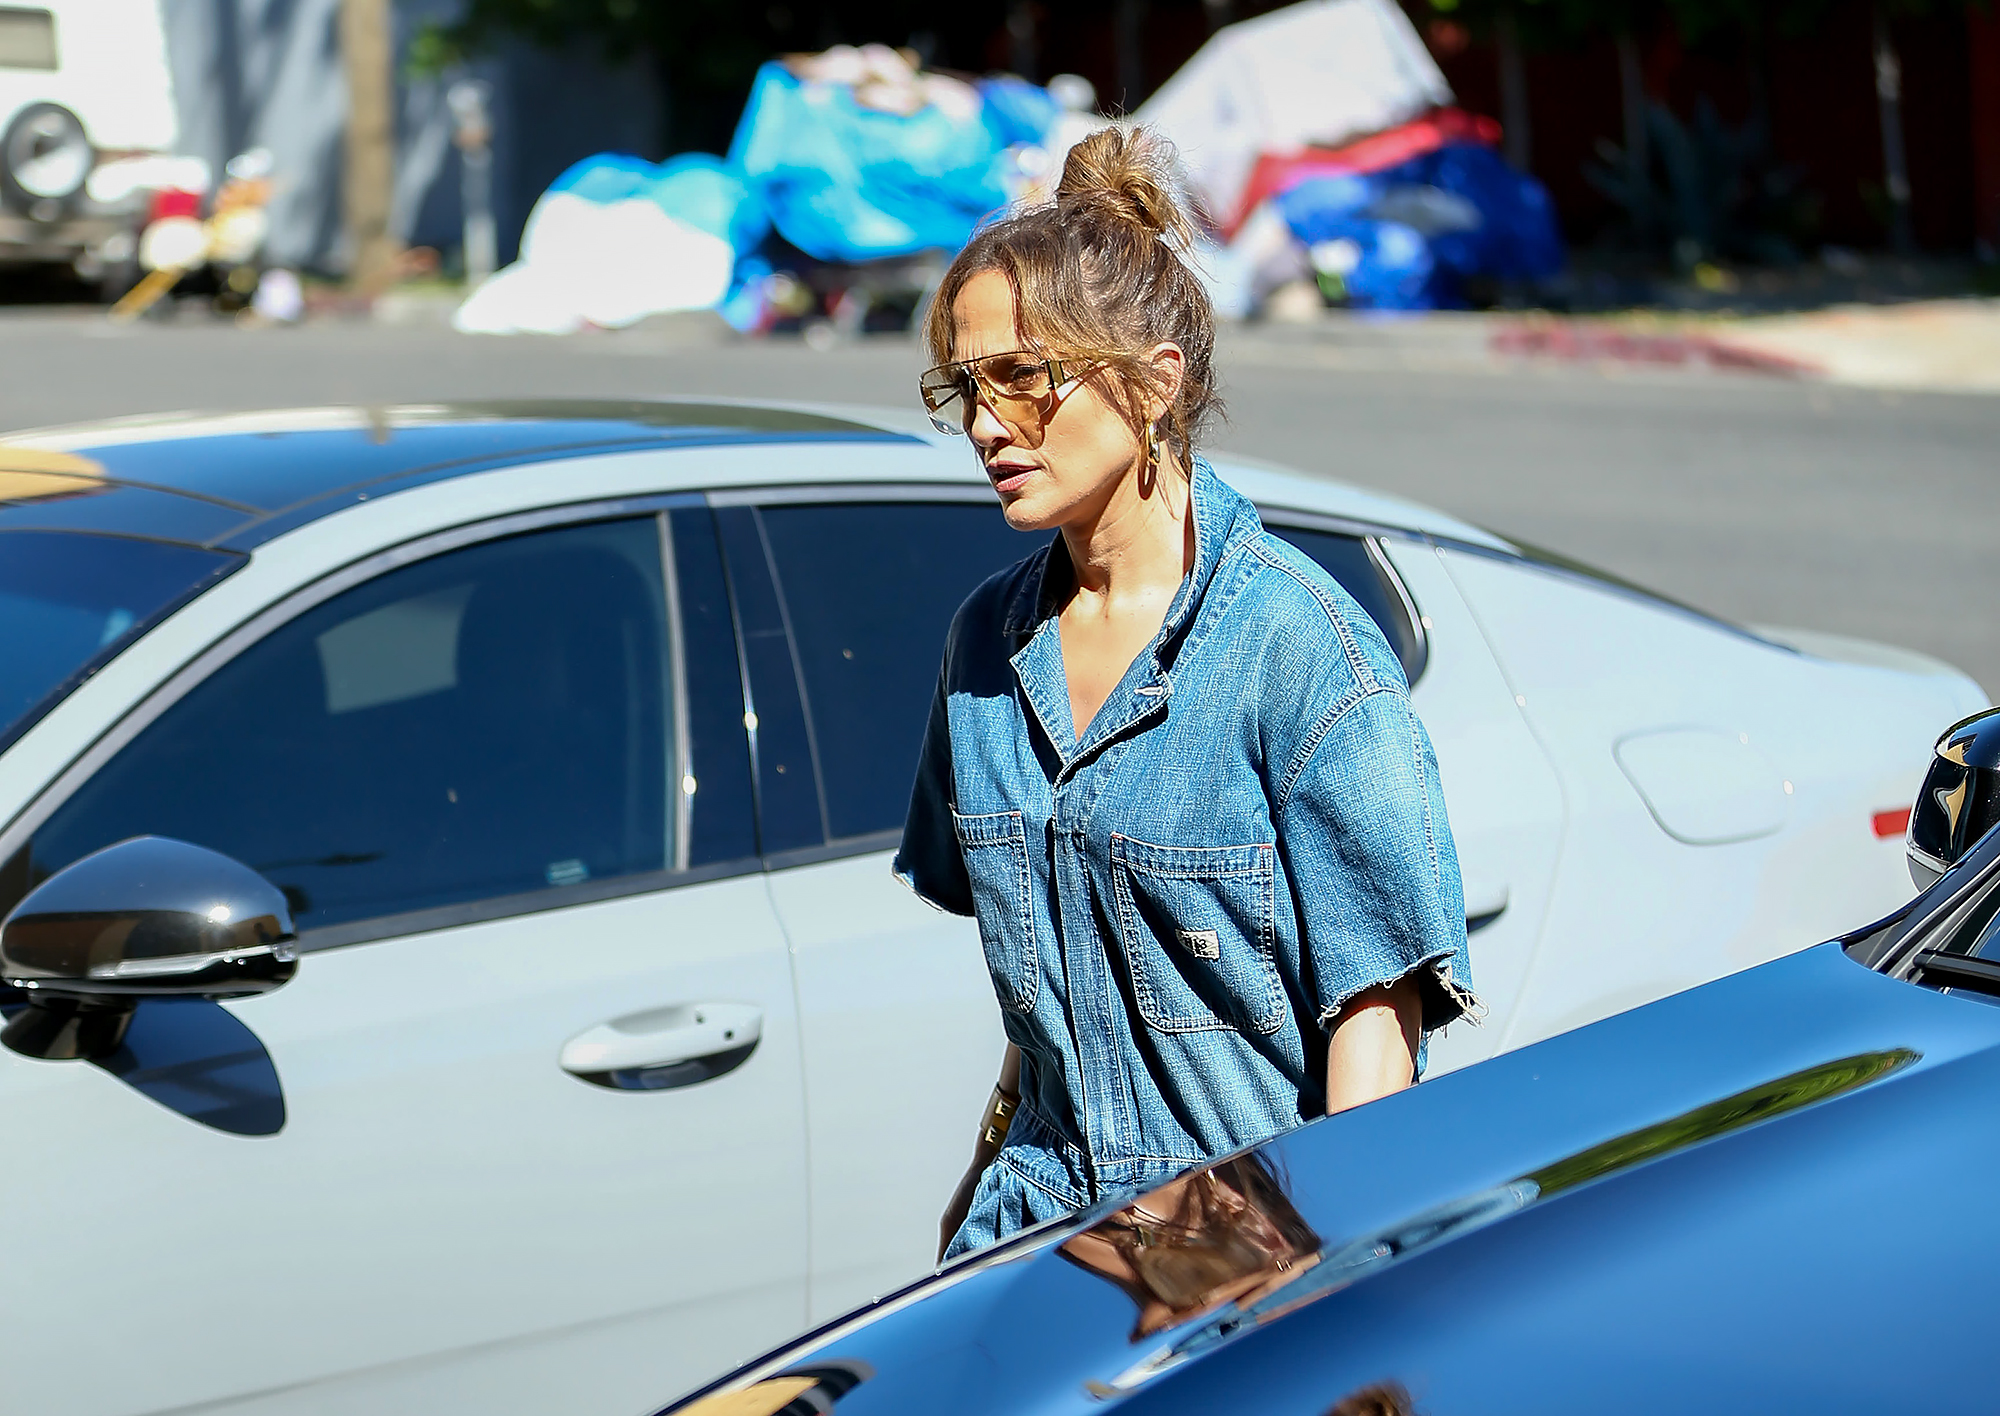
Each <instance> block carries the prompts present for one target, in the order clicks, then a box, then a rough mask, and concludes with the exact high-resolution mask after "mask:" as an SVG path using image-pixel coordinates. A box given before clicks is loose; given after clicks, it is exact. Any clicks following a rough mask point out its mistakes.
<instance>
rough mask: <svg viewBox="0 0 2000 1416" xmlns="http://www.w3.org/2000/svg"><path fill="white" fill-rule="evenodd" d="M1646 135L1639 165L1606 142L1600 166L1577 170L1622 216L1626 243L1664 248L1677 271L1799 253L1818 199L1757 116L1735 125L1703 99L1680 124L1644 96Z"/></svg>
mask: <svg viewBox="0 0 2000 1416" xmlns="http://www.w3.org/2000/svg"><path fill="white" fill-rule="evenodd" d="M1646 137H1647V149H1648V154H1649V157H1650V160H1649V162H1648V163H1647V166H1646V170H1644V171H1643V172H1642V171H1638V170H1636V169H1635V168H1634V165H1633V163H1632V162H1631V160H1630V155H1629V154H1628V153H1626V152H1625V151H1624V150H1623V149H1621V148H1620V147H1618V146H1617V145H1616V144H1614V143H1611V142H1608V141H1603V140H1600V141H1599V143H1598V145H1597V152H1598V157H1599V158H1600V159H1602V161H1601V163H1595V164H1587V165H1586V166H1585V167H1584V177H1585V178H1586V179H1587V180H1588V181H1589V182H1590V183H1591V185H1592V186H1594V187H1596V188H1597V190H1598V191H1600V192H1602V193H1604V195H1605V196H1607V197H1609V198H1610V199H1611V201H1612V202H1613V203H1614V204H1615V205H1616V206H1617V207H1618V208H1619V210H1620V212H1621V213H1622V215H1623V226H1624V229H1623V231H1622V232H1621V233H1620V234H1621V235H1622V236H1623V237H1624V238H1625V239H1626V240H1627V241H1629V242H1631V243H1633V244H1635V245H1638V246H1641V247H1643V248H1647V249H1651V250H1657V251H1662V252H1664V253H1666V254H1668V255H1670V256H1671V257H1672V258H1673V260H1674V263H1675V264H1676V265H1678V266H1679V267H1681V268H1682V269H1683V270H1691V269H1693V268H1694V266H1696V265H1697V264H1699V263H1700V262H1702V261H1711V260H1716V259H1725V260H1737V261H1754V262H1758V263H1760V264H1765V265H1791V264H1793V263H1795V262H1796V261H1797V260H1798V258H1799V247H1800V245H1801V244H1803V243H1804V242H1805V241H1806V240H1807V239H1808V238H1809V237H1810V235H1811V228H1812V226H1813V223H1814V220H1815V218H1816V216H1817V203H1816V202H1815V201H1814V199H1813V198H1812V197H1811V196H1810V195H1808V194H1807V193H1806V191H1805V190H1804V188H1803V186H1802V179H1803V177H1804V172H1803V169H1801V168H1798V167H1793V166H1787V165H1781V164H1779V163H1778V162H1776V161H1775V160H1774V159H1773V157H1772V155H1771V144H1770V135H1769V132H1768V131H1767V129H1766V127H1765V124H1764V123H1763V121H1762V120H1761V118H1757V117H1753V118H1751V120H1750V121H1749V122H1747V123H1745V124H1743V125H1742V126H1741V127H1738V128H1732V127H1730V126H1729V125H1728V124H1726V123H1724V122H1723V121H1722V118H1721V116H1720V115H1719V114H1718V113H1717V112H1716V110H1715V105H1714V104H1713V103H1712V102H1710V101H1709V100H1708V99H1707V98H1706V97H1703V98H1701V99H1698V100H1697V101H1696V103H1695V113H1694V121H1693V122H1692V123H1683V122H1682V121H1681V120H1680V119H1679V118H1677V117H1675V116H1674V114H1673V113H1672V112H1671V111H1670V110H1669V109H1668V108H1667V107H1666V106H1665V105H1664V104H1661V103H1648V104H1647V105H1646Z"/></svg>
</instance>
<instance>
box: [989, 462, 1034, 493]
mask: <svg viewBox="0 0 2000 1416" xmlns="http://www.w3.org/2000/svg"><path fill="white" fill-rule="evenodd" d="M1034 474H1035V469H1034V468H1032V467H992V466H989V467H988V468H987V469H986V475H987V476H988V477H991V478H992V479H993V490H994V491H996V492H1018V491H1020V490H1021V488H1023V487H1025V486H1027V485H1028V478H1030V477H1032V476H1033V475H1034Z"/></svg>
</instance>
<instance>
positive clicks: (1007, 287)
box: [951, 270, 1143, 531]
mask: <svg viewBox="0 0 2000 1416" xmlns="http://www.w3.org/2000/svg"><path fill="white" fill-rule="evenodd" d="M1014 314H1015V311H1014V287H1013V284H1012V282H1010V281H1009V280H1008V279H1007V277H1006V276H1005V275H1002V274H1001V273H1000V272H999V271H992V270H989V271H983V272H981V273H980V274H978V275H975V276H973V277H972V279H970V280H968V281H966V282H965V284H964V285H963V286H962V287H960V289H959V292H958V297H957V298H956V299H955V300H953V301H952V304H951V350H952V358H953V359H954V360H958V359H978V358H983V357H984V356H986V355H988V354H1004V353H1007V352H1008V351H1010V350H1015V349H1023V348H1026V347H1028V340H1027V338H1026V336H1024V335H1023V334H1022V333H1021V331H1020V328H1019V326H1018V325H1017V324H1016V323H1015V318H1014ZM1058 352H1060V351H1058ZM1106 377H1108V375H1106V374H1103V373H1097V374H1086V375H1085V376H1084V377H1083V378H1082V379H1080V380H1077V381H1073V382H1068V383H1064V384H1061V385H1059V386H1058V387H1057V388H1056V389H1055V391H1054V392H1053V393H1051V394H1049V395H1048V396H1047V397H1044V398H1042V399H1039V400H1037V401H1036V402H1035V403H1033V404H1030V405H1023V406H1015V405H1010V404H1006V403H1002V404H1000V405H999V406H998V408H997V409H996V407H995V406H994V404H993V402H992V400H990V399H987V398H984V397H981V398H979V399H977V400H976V401H975V403H974V405H973V407H972V409H971V413H972V420H971V422H969V423H968V424H967V425H966V430H965V431H966V434H967V435H968V436H969V437H970V438H971V439H972V445H973V447H974V448H975V449H977V450H978V453H979V459H980V461H981V462H982V463H984V464H985V467H986V475H987V476H988V477H989V478H991V479H992V481H993V489H994V490H995V491H996V492H998V493H999V494H1000V509H1001V511H1002V513H1003V514H1004V515H1005V516H1006V518H1007V524H1008V525H1009V526H1012V527H1013V528H1014V529H1015V530H1016V531H1047V530H1051V529H1053V528H1055V527H1058V526H1065V525H1074V524H1077V523H1079V522H1091V521H1095V520H1096V519H1097V518H1099V517H1100V516H1102V515H1103V512H1104V509H1105V507H1106V506H1107V505H1108V504H1109V503H1110V501H1111V498H1112V497H1113V496H1114V495H1115V494H1116V493H1117V491H1118V488H1119V486H1120V484H1121V483H1123V482H1124V481H1125V479H1126V477H1127V474H1129V473H1130V472H1131V471H1132V468H1133V466H1134V464H1135V463H1137V461H1138V460H1139V458H1140V456H1141V455H1142V452H1143V449H1142V447H1141V445H1140V441H1139V439H1138V437H1137V436H1136V435H1135V434H1134V433H1133V431H1132V425H1131V424H1130V423H1128V422H1126V420H1125V418H1124V416H1123V415H1122V414H1120V412H1119V411H1118V409H1117V408H1116V407H1114V406H1113V405H1112V404H1111V403H1110V402H1108V401H1107V400H1106V399H1105V397H1104V396H1103V394H1102V393H1101V391H1100V381H1101V380H1102V379H1104V378H1106Z"/></svg>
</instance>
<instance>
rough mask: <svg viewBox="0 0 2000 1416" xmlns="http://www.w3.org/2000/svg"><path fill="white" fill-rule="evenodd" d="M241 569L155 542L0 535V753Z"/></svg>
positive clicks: (226, 560)
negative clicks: (171, 615) (165, 619)
mask: <svg viewBox="0 0 2000 1416" xmlns="http://www.w3.org/2000/svg"><path fill="white" fill-rule="evenodd" d="M242 563H243V557H241V556H238V555H234V554H231V553H229V552H226V551H207V550H202V549H200V548H198V547H195V546H182V545H175V544H172V543H169V542H163V541H141V540H135V539H131V538H128V537H122V536H93V535H88V534H79V533H76V532H69V531H7V532H0V644H4V645H5V646H6V652H5V653H4V654H0V747H5V746H6V745H7V744H8V743H10V742H12V741H13V740H14V739H15V738H18V737H19V736H20V735H21V734H22V733H24V732H26V731H27V730H28V729H29V728H30V727H32V726H34V724H35V723H36V721H37V720H39V719H40V718H41V716H42V715H43V714H44V713H46V712H48V710H49V709H50V708H52V707H54V706H55V705H56V704H57V703H59V702H60V701H61V700H62V698H63V696H64V695H65V694H67V693H68V692H70V691H71V690H72V689H74V688H75V687H76V686H77V685H78V684H79V683H81V682H83V680H84V679H86V678H88V677H89V676H90V674H91V673H92V672H93V671H94V670H96V669H97V668H98V667H99V666H100V665H102V664H104V663H105V662H107V661H108V660H109V659H110V658H111V656H112V655H114V654H116V653H117V652H118V651H119V650H120V649H122V648H124V647H125V645H127V644H129V643H130V642H131V641H132V640H133V639H135V638H137V637H138V636H139V634H141V633H142V632H143V631H144V630H145V629H146V628H147V627H148V626H150V625H152V624H153V623H154V622H155V621H157V620H158V619H160V618H161V617H162V616H163V615H165V614H167V613H168V612H169V611H171V610H172V609H174V608H175V607H176V606H178V605H180V604H183V603H184V602H186V601H187V600H189V599H191V598H192V597H194V596H195V595H198V594H200V593H201V592H202V591H203V590H205V589H207V588H208V587H209V586H210V585H212V584H214V583H215V582H216V581H218V580H220V579H221V578H222V577H223V576H225V575H227V574H229V572H230V571H232V570H234V569H236V567H237V566H239V565H241V564H242Z"/></svg>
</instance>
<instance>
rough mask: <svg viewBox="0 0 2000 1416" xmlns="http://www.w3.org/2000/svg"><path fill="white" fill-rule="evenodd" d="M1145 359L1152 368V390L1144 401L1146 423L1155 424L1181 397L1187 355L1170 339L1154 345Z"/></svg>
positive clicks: (1185, 375) (1185, 374)
mask: <svg viewBox="0 0 2000 1416" xmlns="http://www.w3.org/2000/svg"><path fill="white" fill-rule="evenodd" d="M1147 359H1148V361H1149V363H1150V364H1151V366H1152V375H1153V379H1152V383H1153V386H1152V389H1151V390H1150V393H1149V396H1148V397H1147V400H1146V421H1147V422H1148V423H1151V422H1155V421H1157V420H1158V419H1159V416H1160V415H1161V414H1162V413H1164V412H1166V411H1167V410H1168V409H1169V408H1171V407H1173V406H1174V402H1175V400H1177V399H1178V398H1179V397H1180V396H1181V383H1182V381H1183V380H1184V379H1186V377H1187V353H1186V352H1185V351H1184V350H1183V349H1182V348H1181V347H1180V345H1178V344H1176V343H1174V342H1173V341H1172V340H1171V339H1164V340H1161V341H1160V342H1159V343H1158V344H1155V345H1154V346H1153V348H1152V350H1151V352H1150V353H1149V354H1148V355H1147Z"/></svg>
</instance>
